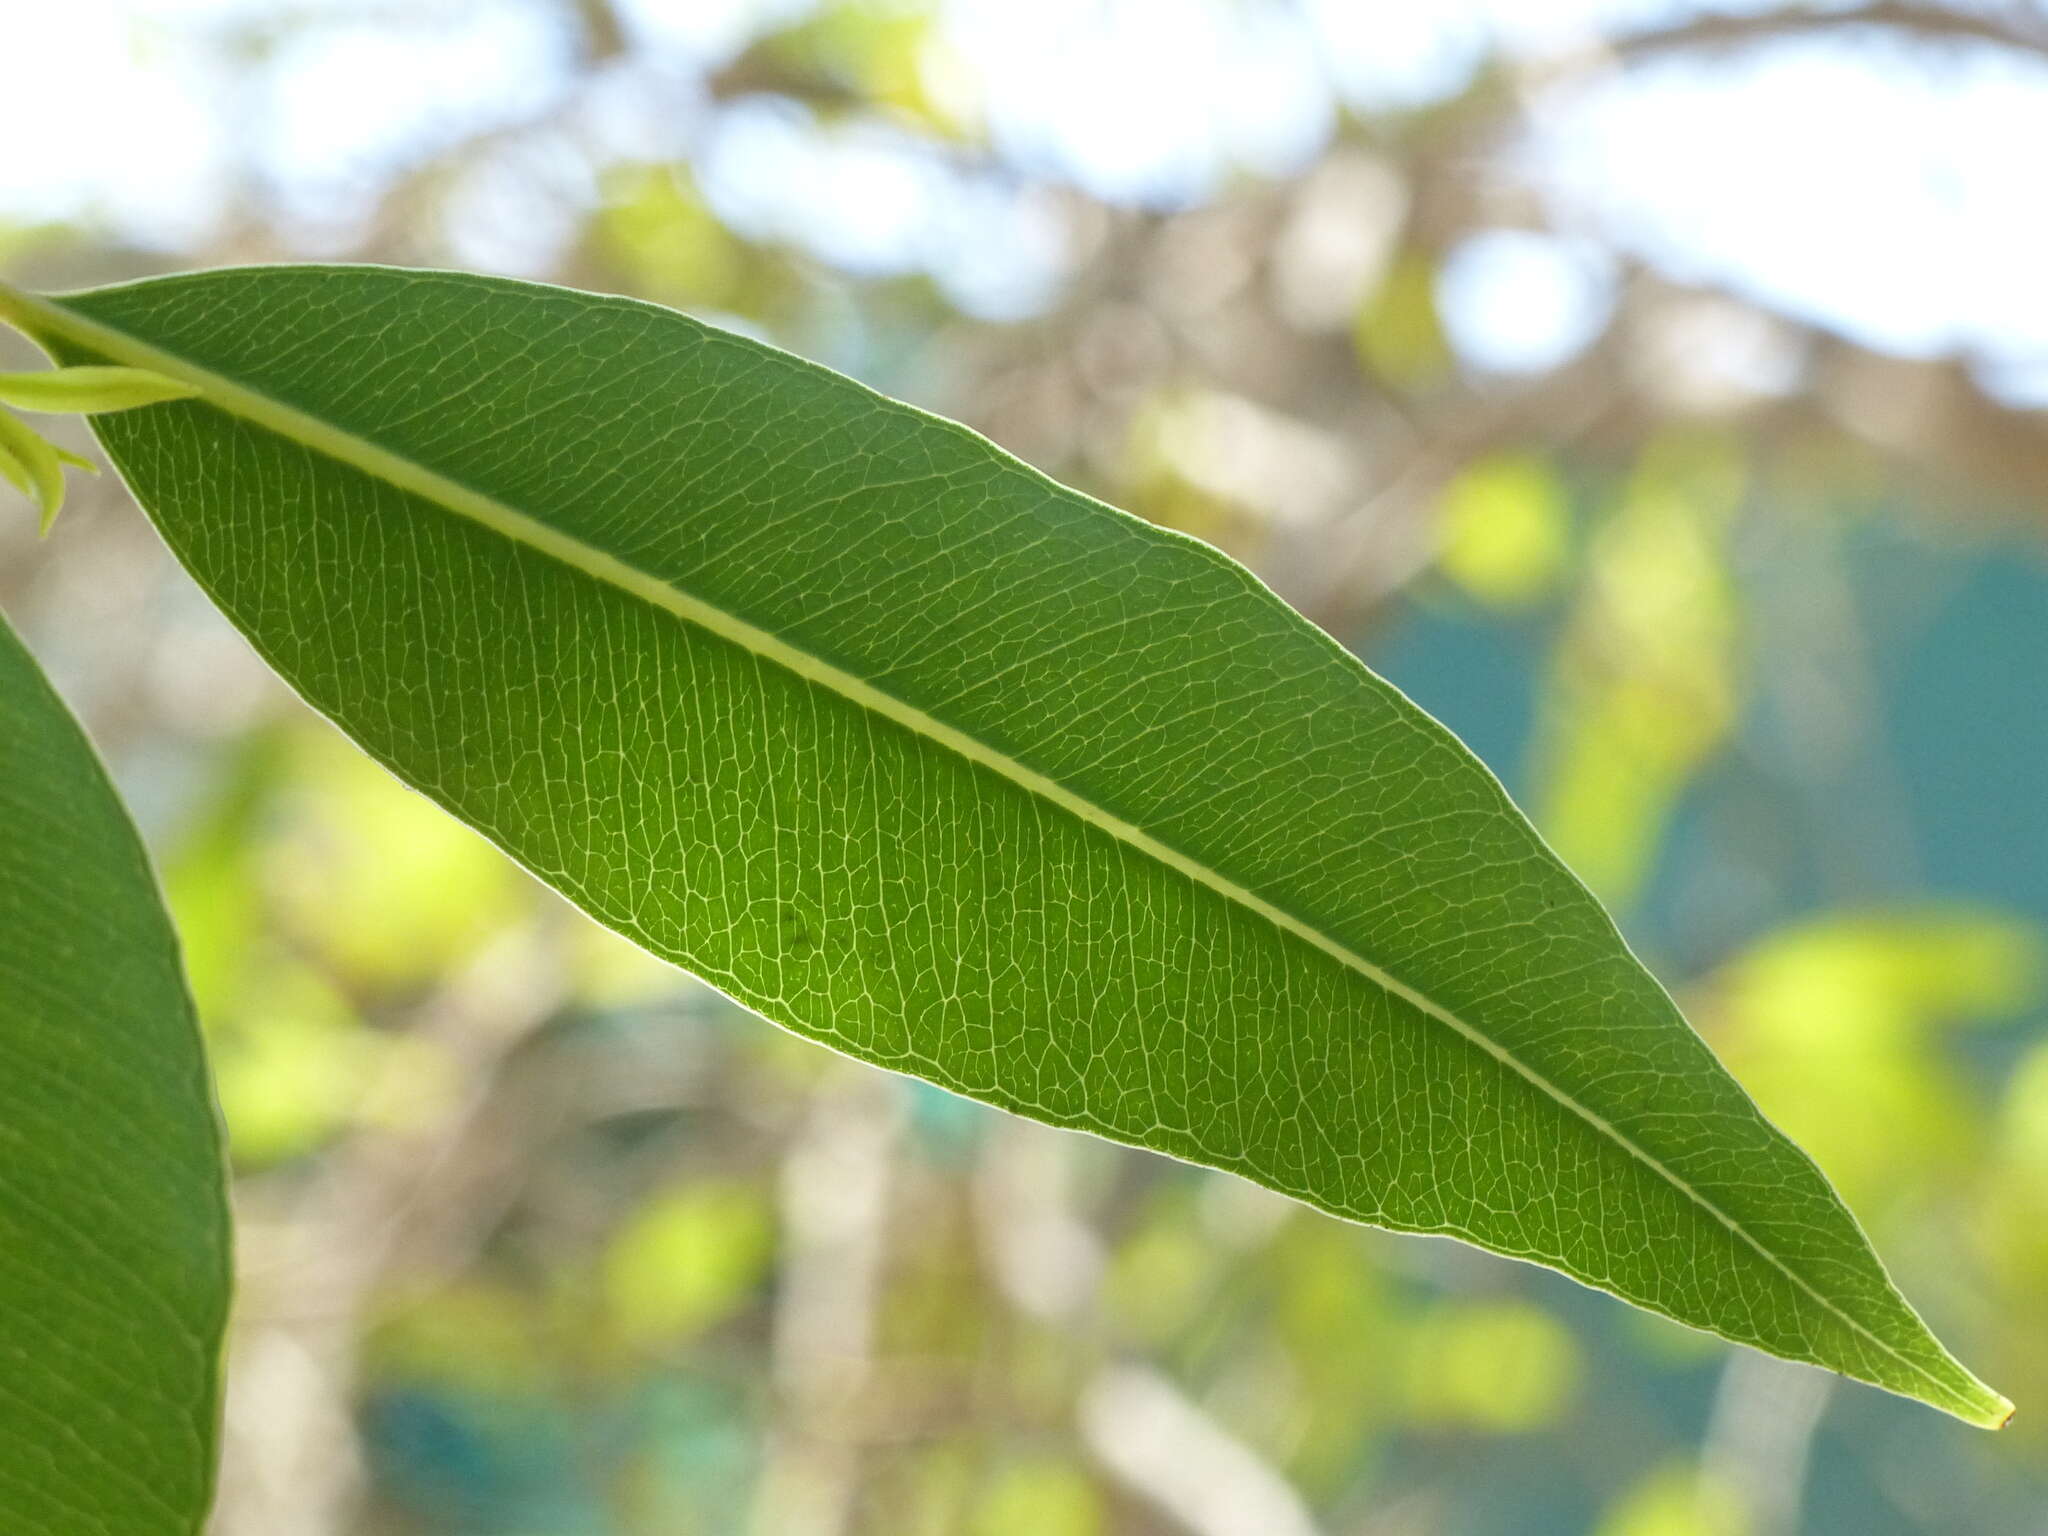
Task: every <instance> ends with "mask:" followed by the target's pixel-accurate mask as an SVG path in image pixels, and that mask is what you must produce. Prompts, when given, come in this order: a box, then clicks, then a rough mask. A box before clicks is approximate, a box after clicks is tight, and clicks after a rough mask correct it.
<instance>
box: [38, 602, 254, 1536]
mask: <svg viewBox="0 0 2048 1536" xmlns="http://www.w3.org/2000/svg"><path fill="white" fill-rule="evenodd" d="M227 1301H228V1216H227V1198H226V1193H225V1174H224V1172H223V1168H222V1158H221V1141H220V1130H219V1126H218V1123H217V1121H216V1117H215V1115H214V1110H213V1093H212V1089H211V1087H210V1086H209V1084H208V1081H207V1074H206V1062H205V1057H204V1055H203V1054H202V1052H201V1048H200V1041H199V1030H198V1026H197V1024H196V1023H195V1021H194V1018H193V1013H192V1004H191V1001H190V1000H189V998H188V997H187V996H186V992H185V982H184V977H183V975H182V973H181V971H180V969H179V965H178V946H177V941H176V940H175V939H174V938H173V936H172V934H171V925H170V920H169V918H167V917H166V916H165V914H164V908H163V903H162V901H161V900H159V898H158V896H157V890H156V883H155V880H154V878H153V877H152V876H151V874H150V870H149V865H148V862H147V860H146V859H145V857H144V855H143V851H142V843H141V841H140V839H139V838H137V836H136V834H135V829H134V827H133V826H131V825H130V824H129V822H128V818H127V816H126V815H125V814H124V813H123V811H122V809H121V805H120V802H119V801H117V800H116V799H115V798H114V791H113V787H112V786H111V785H110V784H109V783H108V782H107V776H106V773H105V771H104V770H103V769H102V768H101V767H100V765H99V762H98V760H97V759H96V758H95V757H94V756H93V752H92V748H91V747H90V746H89V745H88V744H87V742H86V739H85V736H84V735H83V733H81V732H80V730H79V728H78V726H77V724H76V723H75V722H74V721H73V720H72V719H71V717H70V716H69V715H68V714H67V713H65V710H64V706H63V705H62V704H61V703H60V702H59V701H58V699H57V696H56V694H55V693H53V692H52V691H51V689H50V685H49V684H48V683H47V682H46V681H44V679H43V676H42V674H41V673H40V672H39V671H38V670H37V669H36V665H35V662H34V661H33V660H31V659H30V657H29V654H28V652H27V651H26V650H24V649H23V648H22V644H21V642H20V640H18V639H17V638H16V637H15V635H14V632H13V631H12V630H11V629H9V628H8V627H7V625H6V623H5V622H4V621H0V1357H4V1360H5V1366H4V1371H0V1381H4V1386H0V1507H4V1508H5V1510H6V1519H5V1521H4V1522H0V1523H4V1525H5V1527H6V1529H7V1530H9V1531H21V1532H26V1533H32V1536H70V1533H73V1532H83V1531H92V1532H97V1533H100V1536H171V1533H186V1532H196V1531H198V1530H199V1528H200V1525H201V1523H202V1521H203V1520H204V1519H205V1516H206V1509H207V1505H208V1504H209V1502H210V1501H211V1496H212V1490H213V1458H214V1436H215V1428H216V1423H217V1420H218V1417H219V1412H220V1403H219V1388H220V1348H221V1329H222V1325H223V1322H224V1319H225V1315H226V1312H227Z"/></svg>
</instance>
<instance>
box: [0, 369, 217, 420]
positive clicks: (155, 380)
mask: <svg viewBox="0 0 2048 1536" xmlns="http://www.w3.org/2000/svg"><path fill="white" fill-rule="evenodd" d="M197 393H198V390H196V389H194V388H193V387H192V386H191V385H190V384H186V383H183V382H181V381H180V380H177V379H171V378H166V377H164V375H162V374H160V373H152V372H150V370H148V369H147V368H51V369H47V370H45V371H44V372H42V373H0V405H11V406H14V407H15V408H16V409H18V410H24V411H45V412H53V413H60V414H67V415H68V414H70V413H71V412H74V411H87V412H92V411H132V410H134V409H135V408H136V407H137V406H143V405H156V404H158V403H159V402H161V401H164V400H186V399H190V398H191V397H192V396H193V395H195V394H197Z"/></svg>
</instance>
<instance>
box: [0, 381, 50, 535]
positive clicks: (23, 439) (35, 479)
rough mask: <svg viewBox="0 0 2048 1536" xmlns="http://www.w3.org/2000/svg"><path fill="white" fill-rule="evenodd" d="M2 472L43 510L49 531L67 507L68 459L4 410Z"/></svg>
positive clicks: (0, 412) (0, 433)
mask: <svg viewBox="0 0 2048 1536" xmlns="http://www.w3.org/2000/svg"><path fill="white" fill-rule="evenodd" d="M0 475H5V476H6V477H7V478H8V479H9V480H11V481H13V482H14V484H15V485H16V486H17V487H18V488H19V489H20V490H21V493H22V494H23V495H24V496H26V497H28V498H29V500H31V501H33V502H34V503H35V504H36V506H37V507H38V508H39V509H40V510H41V512H42V522H41V531H42V532H44V533H48V532H49V531H50V525H51V524H52V523H54V522H56V521H57V514H58V513H59V512H61V511H63V510H64V460H63V459H62V458H61V457H60V456H59V454H58V450H57V448H56V446H55V445H54V444H52V443H50V442H47V441H46V440H45V439H44V438H43V435H42V434H41V433H40V432H37V431H34V430H33V429H32V428H30V427H29V426H28V425H27V423H25V422H23V421H21V420H20V419H19V418H18V417H15V416H13V415H10V414H9V413H8V412H7V411H6V410H4V409H0Z"/></svg>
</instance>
